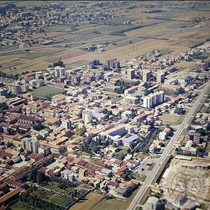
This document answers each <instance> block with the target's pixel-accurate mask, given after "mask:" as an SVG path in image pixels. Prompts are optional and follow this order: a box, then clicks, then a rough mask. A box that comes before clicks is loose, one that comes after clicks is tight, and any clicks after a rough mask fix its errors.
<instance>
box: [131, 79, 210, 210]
mask: <svg viewBox="0 0 210 210" xmlns="http://www.w3.org/2000/svg"><path fill="white" fill-rule="evenodd" d="M209 88H210V81H208V83H207V84H206V86H205V88H204V89H203V91H201V93H200V95H199V96H198V98H197V100H196V101H195V103H194V105H193V106H192V108H191V109H190V110H189V112H188V114H187V115H186V117H185V118H184V120H183V122H182V123H181V125H180V126H179V128H178V129H177V131H176V132H175V134H174V136H173V137H172V139H171V141H170V142H169V144H168V145H167V147H166V149H165V151H164V152H163V154H162V155H161V157H160V162H159V164H156V165H155V167H154V168H153V170H152V173H151V174H150V175H149V176H148V177H147V179H146V180H145V182H144V184H143V185H142V186H141V188H140V189H139V191H138V192H137V194H136V196H135V198H134V199H133V201H132V202H131V204H130V206H129V207H128V210H135V209H136V205H137V204H138V203H139V202H140V201H141V199H142V197H143V196H144V193H145V192H146V190H147V189H148V187H149V186H150V184H151V182H152V180H153V179H154V178H155V176H156V174H157V172H158V170H159V168H160V167H161V165H162V164H163V163H164V161H165V160H166V157H167V156H168V155H169V154H170V152H171V150H172V148H173V145H174V144H175V142H176V141H177V139H178V138H179V136H180V134H181V133H182V131H183V130H184V128H185V127H186V125H187V123H188V121H189V119H190V118H191V116H192V114H193V113H194V111H195V109H196V108H197V106H198V104H199V103H200V101H201V100H202V98H203V96H204V94H205V93H206V91H207V90H208V89H209Z"/></svg>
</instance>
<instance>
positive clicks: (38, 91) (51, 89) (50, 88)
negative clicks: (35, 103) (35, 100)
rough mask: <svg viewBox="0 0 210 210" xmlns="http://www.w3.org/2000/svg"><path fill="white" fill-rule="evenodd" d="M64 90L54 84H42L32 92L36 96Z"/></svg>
mask: <svg viewBox="0 0 210 210" xmlns="http://www.w3.org/2000/svg"><path fill="white" fill-rule="evenodd" d="M63 91H64V89H61V88H57V87H53V86H42V87H40V88H37V89H34V90H33V91H32V92H31V93H33V94H34V95H35V96H40V97H48V96H54V95H57V94H59V93H61V92H63Z"/></svg>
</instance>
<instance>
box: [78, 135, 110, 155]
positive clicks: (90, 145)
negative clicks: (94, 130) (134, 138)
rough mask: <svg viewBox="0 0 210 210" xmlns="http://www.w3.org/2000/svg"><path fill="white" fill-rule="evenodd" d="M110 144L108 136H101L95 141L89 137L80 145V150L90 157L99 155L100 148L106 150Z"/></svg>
mask: <svg viewBox="0 0 210 210" xmlns="http://www.w3.org/2000/svg"><path fill="white" fill-rule="evenodd" d="M109 144H110V139H108V138H107V137H106V136H100V135H99V138H97V139H96V140H93V139H92V137H88V138H87V139H86V140H83V142H82V143H81V145H79V150H80V151H81V152H86V153H88V154H90V155H92V154H94V153H97V152H98V151H99V150H100V148H105V147H107V146H108V145H109Z"/></svg>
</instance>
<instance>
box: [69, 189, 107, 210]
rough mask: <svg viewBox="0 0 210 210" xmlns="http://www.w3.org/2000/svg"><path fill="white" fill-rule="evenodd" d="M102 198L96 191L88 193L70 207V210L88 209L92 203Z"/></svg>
mask: <svg viewBox="0 0 210 210" xmlns="http://www.w3.org/2000/svg"><path fill="white" fill-rule="evenodd" d="M102 198H103V196H102V195H100V194H97V193H93V192H91V193H89V194H87V195H86V196H85V197H84V198H83V199H81V200H80V201H79V202H77V203H76V204H75V205H73V206H72V207H71V210H84V209H86V210H88V209H91V208H92V207H93V206H94V205H96V204H97V203H98V202H99V201H100V200H101V199H102Z"/></svg>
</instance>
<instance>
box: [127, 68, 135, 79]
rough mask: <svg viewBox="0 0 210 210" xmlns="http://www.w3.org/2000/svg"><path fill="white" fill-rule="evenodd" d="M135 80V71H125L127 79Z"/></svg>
mask: <svg viewBox="0 0 210 210" xmlns="http://www.w3.org/2000/svg"><path fill="white" fill-rule="evenodd" d="M134 78H135V70H134V69H129V70H128V71H127V79H134Z"/></svg>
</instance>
